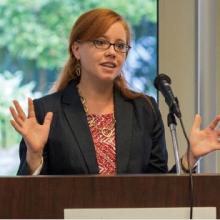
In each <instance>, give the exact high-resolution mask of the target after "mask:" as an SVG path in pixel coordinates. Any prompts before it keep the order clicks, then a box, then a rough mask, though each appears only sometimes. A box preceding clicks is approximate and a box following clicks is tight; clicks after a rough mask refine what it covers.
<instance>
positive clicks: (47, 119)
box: [43, 112, 53, 127]
mask: <svg viewBox="0 0 220 220" xmlns="http://www.w3.org/2000/svg"><path fill="white" fill-rule="evenodd" d="M52 118H53V112H47V114H46V116H45V118H44V124H43V125H46V126H47V127H50V124H51V121H52Z"/></svg>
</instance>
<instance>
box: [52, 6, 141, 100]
mask: <svg viewBox="0 0 220 220" xmlns="http://www.w3.org/2000/svg"><path fill="white" fill-rule="evenodd" d="M116 22H120V23H121V24H122V25H123V27H124V29H125V32H126V38H127V39H126V41H127V43H128V44H130V42H131V31H130V28H129V25H128V23H127V22H126V21H125V20H124V18H123V17H122V16H120V15H119V14H117V13H116V12H114V11H112V10H110V9H105V8H97V9H93V10H90V11H88V12H86V13H84V14H82V15H81V16H80V17H79V18H78V20H77V21H76V22H75V24H74V25H73V27H72V30H71V33H70V37H69V57H68V60H67V62H66V64H65V66H64V68H63V70H62V71H61V73H60V75H59V78H58V79H57V81H56V82H55V84H54V86H53V88H52V92H57V91H60V90H62V89H63V88H65V87H66V85H67V84H68V83H69V81H70V80H72V79H74V80H76V81H78V82H79V81H80V77H79V76H78V74H77V71H76V70H77V64H78V61H77V59H76V58H75V56H74V54H73V52H72V45H73V44H74V42H75V41H77V40H83V41H87V40H92V39H95V38H98V37H100V36H102V35H103V34H104V33H105V32H106V31H107V30H108V29H109V27H110V26H111V25H112V24H114V23H116ZM114 84H115V86H116V87H118V89H119V90H120V91H121V93H122V94H123V95H124V96H125V97H126V98H130V99H134V98H137V97H143V96H145V95H144V94H143V93H137V92H133V91H131V90H129V89H128V86H127V82H126V80H125V78H124V76H123V74H120V75H119V76H117V77H116V78H115V81H114Z"/></svg>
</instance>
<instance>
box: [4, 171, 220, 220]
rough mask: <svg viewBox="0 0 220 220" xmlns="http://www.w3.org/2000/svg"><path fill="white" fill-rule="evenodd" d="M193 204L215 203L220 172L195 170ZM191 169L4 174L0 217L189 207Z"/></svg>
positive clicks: (219, 211)
mask: <svg viewBox="0 0 220 220" xmlns="http://www.w3.org/2000/svg"><path fill="white" fill-rule="evenodd" d="M193 181H194V206H195V207H216V208H217V218H220V175H198V174H194V175H193ZM189 206H190V190H189V176H188V175H179V176H178V175H173V174H172V175H171V174H161V175H120V176H22V177H1V178H0V218H5V219H6V218H8V219H9V218H60V219H62V218H64V209H71V208H153V207H154V208H159V207H189Z"/></svg>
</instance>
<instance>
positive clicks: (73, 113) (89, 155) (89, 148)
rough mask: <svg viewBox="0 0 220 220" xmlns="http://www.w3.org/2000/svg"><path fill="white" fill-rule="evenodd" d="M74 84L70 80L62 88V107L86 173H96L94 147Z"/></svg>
mask: <svg viewBox="0 0 220 220" xmlns="http://www.w3.org/2000/svg"><path fill="white" fill-rule="evenodd" d="M76 84H77V83H76V82H75V81H74V80H72V81H70V83H69V84H68V85H67V87H66V88H65V89H64V90H63V99H62V101H63V103H64V105H63V109H64V113H65V116H66V119H67V121H68V123H69V126H70V128H71V130H72V132H73V135H74V137H75V139H76V140H77V142H78V145H79V148H80V150H81V153H82V155H83V157H84V160H85V162H86V165H87V169H88V173H90V174H97V173H98V165H97V161H96V153H95V148H94V144H93V140H92V136H91V133H90V129H89V126H88V123H87V118H86V114H85V111H84V108H83V105H82V103H81V100H80V96H79V94H78V91H77V88H76Z"/></svg>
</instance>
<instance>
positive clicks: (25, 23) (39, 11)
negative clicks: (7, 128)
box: [0, 0, 156, 91]
mask: <svg viewBox="0 0 220 220" xmlns="http://www.w3.org/2000/svg"><path fill="white" fill-rule="evenodd" d="M155 3H156V0H120V1H118V0H105V1H101V0H80V1H79V0H63V1H61V0H1V1H0V71H4V70H5V69H8V67H9V66H10V70H11V71H12V72H14V71H16V70H18V69H22V70H23V72H24V82H28V81H30V79H31V78H34V80H36V81H37V82H38V84H39V86H38V89H39V90H42V91H43V90H45V85H46V84H47V82H48V81H50V82H52V81H53V80H54V79H55V78H56V77H55V76H51V77H49V76H47V75H48V74H51V72H53V75H57V73H58V72H59V70H60V68H61V67H62V66H63V64H64V61H65V60H66V57H67V45H68V36H69V33H70V30H71V27H72V25H73V23H74V22H75V20H76V19H77V18H78V17H79V15H80V14H82V13H83V12H85V11H87V10H90V9H91V8H96V7H107V8H112V9H113V10H115V11H117V12H119V13H120V14H121V15H123V16H124V17H125V18H126V19H127V20H128V22H129V23H130V24H131V26H133V27H134V28H136V27H138V26H139V25H140V24H141V22H142V21H143V20H147V21H149V22H152V23H154V22H155V21H156V13H155V5H156V4H155ZM136 29H138V28H136ZM137 35H138V33H137V32H136V38H138V36H137ZM35 74H37V76H36V75H35ZM33 75H34V76H33ZM40 84H41V85H40Z"/></svg>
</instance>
